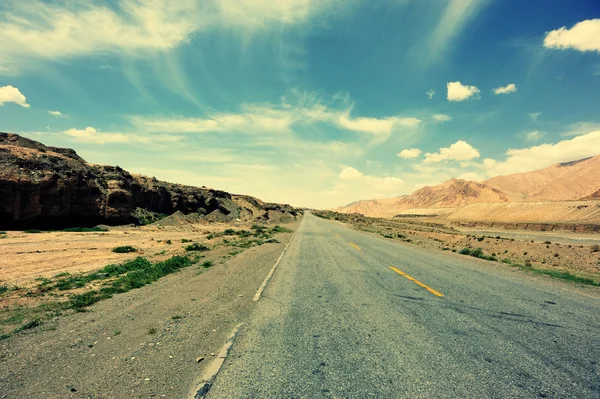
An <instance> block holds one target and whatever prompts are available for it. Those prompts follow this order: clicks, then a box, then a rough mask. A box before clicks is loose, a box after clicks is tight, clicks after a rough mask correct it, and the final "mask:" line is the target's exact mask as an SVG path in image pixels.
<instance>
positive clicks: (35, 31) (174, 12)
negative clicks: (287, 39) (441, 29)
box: [0, 0, 338, 73]
mask: <svg viewBox="0 0 600 399" xmlns="http://www.w3.org/2000/svg"><path fill="white" fill-rule="evenodd" d="M337 5H338V2H337V0H325V1H318V0H286V1H269V0H177V1H169V0H152V1H139V0H116V1H115V2H114V7H109V6H102V5H93V4H92V3H91V2H77V1H69V0H57V1H53V2H44V1H38V0H29V1H23V2H21V1H14V2H9V3H8V5H6V6H4V8H3V10H2V17H0V43H2V46H1V47H0V59H2V60H3V62H1V63H0V71H4V72H5V73H6V72H12V73H19V72H20V71H21V70H22V67H23V65H35V60H39V59H43V60H57V59H64V58H71V57H77V56H83V55H91V54H105V53H120V54H122V53H125V54H129V55H136V56H143V55H147V54H148V53H155V52H161V51H168V50H171V49H173V48H176V47H177V46H179V45H181V44H182V43H185V42H187V41H189V40H190V38H191V37H192V35H193V34H194V33H196V32H200V31H206V30H214V29H221V30H229V31H232V30H233V31H240V32H243V37H245V38H247V37H248V34H249V33H252V32H257V33H258V32H261V31H264V30H267V29H280V28H281V27H282V26H285V25H299V24H304V23H307V22H309V20H311V19H312V18H313V17H315V16H316V15H319V14H322V13H325V12H326V11H329V10H333V9H335V8H336V6H337Z"/></svg>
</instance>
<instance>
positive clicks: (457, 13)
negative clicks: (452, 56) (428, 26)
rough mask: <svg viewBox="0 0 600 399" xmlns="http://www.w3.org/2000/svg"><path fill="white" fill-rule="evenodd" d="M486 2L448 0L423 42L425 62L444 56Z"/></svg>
mask: <svg viewBox="0 0 600 399" xmlns="http://www.w3.org/2000/svg"><path fill="white" fill-rule="evenodd" d="M487 3H488V1H487V0H448V1H445V2H442V4H446V7H445V8H444V10H443V12H442V14H441V16H440V18H439V19H438V20H437V21H436V23H435V28H434V29H433V30H432V31H431V34H430V36H429V38H428V39H427V42H426V44H425V50H424V52H423V54H426V58H425V59H426V61H427V63H429V62H433V61H435V60H438V59H440V58H441V57H443V56H444V54H445V53H446V51H447V50H448V48H449V47H450V45H451V44H452V42H453V41H454V40H456V38H457V37H458V36H459V35H460V33H461V32H462V31H463V30H464V29H465V27H466V26H467V24H468V23H469V22H470V21H471V20H472V19H473V18H474V17H475V16H476V15H477V14H478V13H479V12H480V11H481V9H482V8H483V7H484V6H485V5H486V4H487Z"/></svg>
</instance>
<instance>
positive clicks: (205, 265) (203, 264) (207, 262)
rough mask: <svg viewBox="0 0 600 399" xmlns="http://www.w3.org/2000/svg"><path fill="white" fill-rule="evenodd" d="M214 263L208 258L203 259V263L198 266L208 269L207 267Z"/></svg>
mask: <svg viewBox="0 0 600 399" xmlns="http://www.w3.org/2000/svg"><path fill="white" fill-rule="evenodd" d="M213 265H214V263H213V262H212V261H210V260H207V261H205V262H204V263H202V264H201V265H200V266H202V267H203V268H205V269H208V268H209V267H212V266H213Z"/></svg>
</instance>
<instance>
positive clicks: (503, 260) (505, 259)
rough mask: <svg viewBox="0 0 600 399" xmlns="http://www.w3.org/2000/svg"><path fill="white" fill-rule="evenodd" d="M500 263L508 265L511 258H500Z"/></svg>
mask: <svg viewBox="0 0 600 399" xmlns="http://www.w3.org/2000/svg"><path fill="white" fill-rule="evenodd" d="M502 263H506V264H507V265H510V264H512V262H511V260H510V259H508V258H504V259H502Z"/></svg>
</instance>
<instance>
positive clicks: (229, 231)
mask: <svg viewBox="0 0 600 399" xmlns="http://www.w3.org/2000/svg"><path fill="white" fill-rule="evenodd" d="M223 235H224V236H234V235H235V230H234V229H226V230H225V231H223Z"/></svg>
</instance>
